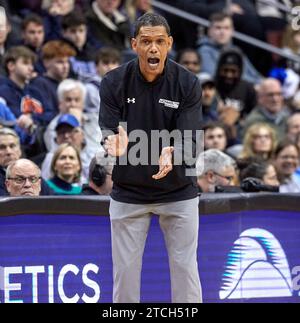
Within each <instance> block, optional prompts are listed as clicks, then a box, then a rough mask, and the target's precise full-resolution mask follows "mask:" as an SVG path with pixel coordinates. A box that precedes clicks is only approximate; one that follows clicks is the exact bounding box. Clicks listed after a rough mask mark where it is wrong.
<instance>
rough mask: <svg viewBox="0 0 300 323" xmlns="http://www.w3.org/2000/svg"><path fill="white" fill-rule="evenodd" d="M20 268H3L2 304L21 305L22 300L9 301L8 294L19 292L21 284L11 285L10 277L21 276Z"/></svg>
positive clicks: (21, 270)
mask: <svg viewBox="0 0 300 323" xmlns="http://www.w3.org/2000/svg"><path fill="white" fill-rule="evenodd" d="M22 273H23V269H22V267H4V303H23V301H22V300H20V299H19V300H17V299H14V300H11V299H10V292H12V291H20V290H21V284H20V283H11V282H10V279H9V278H10V275H17V274H22Z"/></svg>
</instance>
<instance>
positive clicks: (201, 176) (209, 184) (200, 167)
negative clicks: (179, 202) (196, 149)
mask: <svg viewBox="0 0 300 323" xmlns="http://www.w3.org/2000/svg"><path fill="white" fill-rule="evenodd" d="M235 167H236V164H235V161H234V159H232V158H231V157H230V156H228V155H226V154H224V153H223V152H221V151H220V150H217V149H209V150H206V151H204V152H203V153H201V154H200V155H199V157H198V160H197V164H196V168H197V177H198V180H197V183H198V186H199V190H200V191H201V192H203V193H213V192H215V189H216V186H234V185H235V180H236V178H237V174H236V169H235Z"/></svg>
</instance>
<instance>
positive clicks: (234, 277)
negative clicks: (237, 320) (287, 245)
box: [219, 228, 293, 300]
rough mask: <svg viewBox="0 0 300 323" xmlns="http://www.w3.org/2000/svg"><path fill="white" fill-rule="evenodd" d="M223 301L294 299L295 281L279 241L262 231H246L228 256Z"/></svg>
mask: <svg viewBox="0 0 300 323" xmlns="http://www.w3.org/2000/svg"><path fill="white" fill-rule="evenodd" d="M225 267H226V268H225V272H224V274H223V277H222V286H221V290H220V293H219V296H220V299H221V300H226V299H242V298H267V297H268V298H272V297H291V296H292V295H293V287H292V278H291V272H290V268H289V264H288V261H287V259H286V255H285V253H284V251H283V249H282V247H281V245H280V243H279V241H278V240H277V239H276V238H275V237H274V236H273V235H272V234H271V233H270V232H268V231H266V230H263V229H257V228H254V229H249V230H246V231H244V232H243V233H242V234H241V235H240V237H239V239H238V240H236V241H235V242H234V245H233V248H232V250H231V251H230V252H229V254H228V257H227V262H226V266H225Z"/></svg>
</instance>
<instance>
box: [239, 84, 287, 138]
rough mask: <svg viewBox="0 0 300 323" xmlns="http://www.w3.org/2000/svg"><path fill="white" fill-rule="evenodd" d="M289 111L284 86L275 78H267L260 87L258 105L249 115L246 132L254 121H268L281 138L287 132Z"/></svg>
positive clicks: (245, 126) (246, 121)
mask: <svg viewBox="0 0 300 323" xmlns="http://www.w3.org/2000/svg"><path fill="white" fill-rule="evenodd" d="M288 116H289V112H288V110H287V108H286V106H285V105H284V100H283V95H282V86H281V84H280V82H279V81H278V80H276V79H273V78H267V79H265V80H264V81H262V83H261V84H260V85H259V87H258V105H257V106H256V107H255V109H254V110H252V111H251V113H250V114H249V115H248V116H247V118H246V120H245V125H244V132H245V131H246V130H247V129H248V128H249V127H250V126H251V125H252V124H254V123H262V122H263V123H267V124H269V125H270V126H272V127H273V128H274V129H275V131H276V134H277V138H278V139H279V140H283V138H284V137H285V134H286V128H287V119H288Z"/></svg>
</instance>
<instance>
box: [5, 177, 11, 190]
mask: <svg viewBox="0 0 300 323" xmlns="http://www.w3.org/2000/svg"><path fill="white" fill-rule="evenodd" d="M5 186H6V190H7V192H8V193H10V187H9V181H8V180H7V179H6V180H5Z"/></svg>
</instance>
